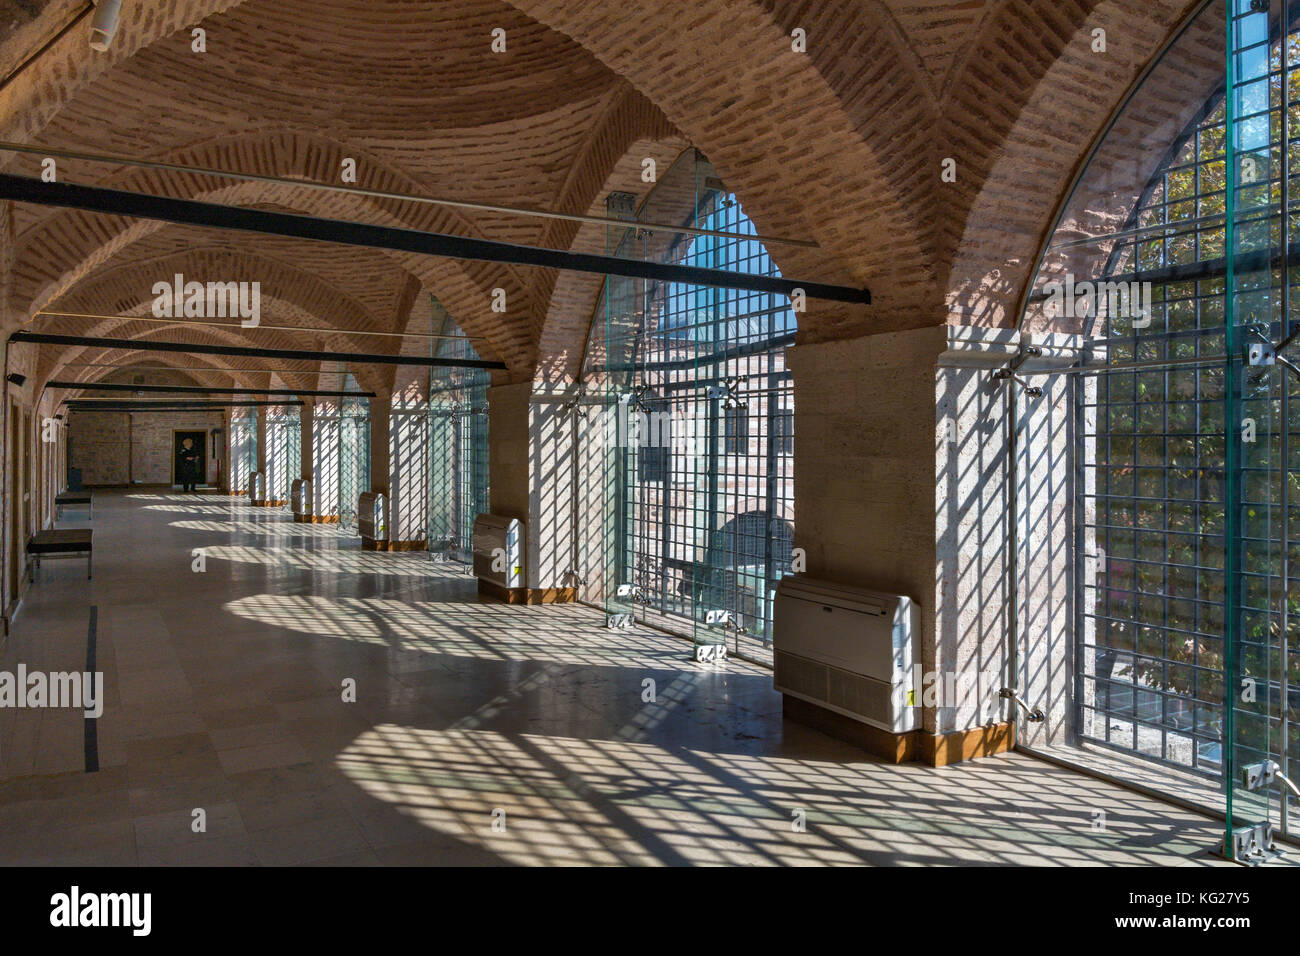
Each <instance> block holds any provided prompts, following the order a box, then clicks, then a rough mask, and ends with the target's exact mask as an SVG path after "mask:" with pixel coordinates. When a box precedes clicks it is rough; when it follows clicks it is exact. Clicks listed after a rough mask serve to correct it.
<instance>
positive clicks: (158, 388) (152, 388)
mask: <svg viewBox="0 0 1300 956" xmlns="http://www.w3.org/2000/svg"><path fill="white" fill-rule="evenodd" d="M212 371H214V372H219V371H221V369H212ZM45 387H46V388H84V389H87V390H89V391H98V392H168V393H177V394H184V395H284V396H286V397H288V398H293V397H304V396H305V397H307V398H374V397H375V393H374V392H342V391H330V390H328V389H314V390H312V389H303V390H295V389H291V388H221V387H220V386H215V385H214V386H208V385H122V384H119V383H117V382H46V383H45Z"/></svg>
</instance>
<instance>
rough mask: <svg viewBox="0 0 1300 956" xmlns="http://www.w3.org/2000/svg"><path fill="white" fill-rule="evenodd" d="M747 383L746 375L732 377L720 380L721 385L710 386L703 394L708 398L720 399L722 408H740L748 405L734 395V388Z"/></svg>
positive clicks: (747, 377)
mask: <svg viewBox="0 0 1300 956" xmlns="http://www.w3.org/2000/svg"><path fill="white" fill-rule="evenodd" d="M747 381H749V376H748V375H733V376H730V377H728V378H724V379H722V384H721V385H710V386H709V387H708V389H707V390H706V391H705V394H706V395H707V396H708V397H709V398H719V399H721V400H722V407H723V408H742V407H744V406H745V405H747V404H748V403H747V402H746V401H745V400H744V399H743V398H741V397H740V396H739V395H738V394H737V393H736V386H737V385H740V384H742V383H744V382H747Z"/></svg>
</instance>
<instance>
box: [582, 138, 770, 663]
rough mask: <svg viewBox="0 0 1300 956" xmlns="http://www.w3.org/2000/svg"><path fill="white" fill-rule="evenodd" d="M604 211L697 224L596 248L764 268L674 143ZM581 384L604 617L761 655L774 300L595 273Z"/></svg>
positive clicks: (709, 172) (731, 212)
mask: <svg viewBox="0 0 1300 956" xmlns="http://www.w3.org/2000/svg"><path fill="white" fill-rule="evenodd" d="M618 201H619V197H615V199H614V204H615V205H614V206H613V208H611V210H610V212H611V214H613V215H619V216H621V217H624V218H629V219H631V218H633V217H634V218H635V219H639V220H642V221H650V222H659V223H662V222H673V221H676V222H679V223H681V224H682V225H684V226H689V227H691V228H693V229H697V230H705V231H707V233H708V234H704V235H700V234H693V233H686V232H680V233H669V234H665V233H664V232H663V230H648V229H644V228H639V227H636V226H631V227H629V228H627V229H618V228H612V229H610V230H609V242H608V247H609V251H610V253H611V254H615V255H621V256H629V257H635V258H641V259H646V260H652V261H656V262H672V263H678V264H683V265H691V266H700V267H706V268H711V269H721V270H729V271H734V272H743V273H751V274H760V275H777V274H779V273H778V272H777V270H776V266H775V264H774V263H773V262H772V260H771V258H770V257H769V256H768V254H767V251H766V250H765V249H764V248H763V245H762V243H761V242H759V241H758V240H757V239H756V238H752V237H754V235H755V232H754V227H753V224H752V223H751V222H750V220H749V219H748V218H747V217H746V216H745V214H744V211H743V210H742V209H741V207H740V204H739V202H738V201H737V200H736V197H735V196H734V195H732V194H731V193H729V192H728V191H727V190H726V189H725V187H723V185H722V184H721V182H720V181H719V180H718V178H717V176H716V173H715V172H714V170H713V168H712V166H710V165H709V164H708V162H707V161H706V160H704V158H703V157H702V156H700V155H699V154H698V153H696V152H694V151H689V152H687V153H685V154H683V156H682V157H681V158H679V159H678V161H677V162H676V163H675V164H674V165H673V166H672V168H671V169H669V170H668V171H667V172H666V173H665V174H663V175H661V176H660V178H659V182H658V184H657V186H656V188H655V189H654V190H652V192H651V193H650V195H649V197H648V198H647V199H646V200H645V202H644V203H642V205H641V206H640V208H639V209H635V210H633V208H632V205H631V203H627V205H626V207H625V208H621V209H620V208H618V206H617V202H618ZM600 316H601V321H598V322H597V323H596V324H594V325H593V329H592V339H591V342H589V344H588V350H587V363H586V368H585V377H584V381H585V382H586V384H587V387H588V394H589V395H593V396H595V395H598V396H600V403H599V406H598V407H599V408H600V410H601V412H602V413H603V415H604V417H605V421H606V423H607V428H606V436H607V439H608V440H607V444H606V447H607V452H606V456H607V468H606V470H605V474H606V476H607V477H606V480H607V481H608V482H609V487H608V488H607V496H608V498H607V500H608V503H609V508H608V509H607V514H608V515H609V525H608V527H607V528H606V534H607V544H608V547H607V550H606V556H607V561H608V568H607V571H606V574H607V577H606V580H607V581H608V582H610V585H609V586H608V587H607V588H606V594H607V612H608V613H609V615H610V618H611V621H612V622H614V623H620V622H626V621H629V620H642V621H650V622H652V623H655V624H658V625H660V626H666V627H670V628H674V629H680V630H682V631H684V632H685V633H688V634H690V635H691V636H692V638H693V639H694V641H695V643H696V645H697V649H699V648H702V649H704V650H703V653H704V654H705V656H707V655H708V654H709V653H710V651H709V650H708V649H710V648H714V647H718V646H725V647H726V648H727V651H728V652H729V653H733V654H738V655H741V656H745V657H749V658H752V659H755V660H758V661H761V662H763V663H767V664H769V665H770V664H771V660H772V654H771V614H772V595H773V590H774V588H775V585H776V582H777V581H778V580H779V579H780V577H781V576H782V575H783V574H784V573H786V572H787V571H788V570H789V567H790V565H791V563H792V560H793V533H794V494H793V477H794V476H793V454H794V431H793V421H794V416H793V412H794V402H793V389H792V386H791V381H790V374H789V372H788V371H786V368H785V352H784V349H785V347H786V346H787V345H790V344H792V343H793V341H794V333H795V317H794V313H793V312H792V310H791V308H790V301H789V299H788V298H786V297H783V296H775V295H771V294H766V293H750V292H742V291H737V290H728V289H713V288H705V287H701V286H689V285H682V284H678V283H657V282H653V281H647V280H640V279H627V278H621V277H610V278H609V279H607V281H606V284H605V290H604V295H603V299H602V302H601V312H600Z"/></svg>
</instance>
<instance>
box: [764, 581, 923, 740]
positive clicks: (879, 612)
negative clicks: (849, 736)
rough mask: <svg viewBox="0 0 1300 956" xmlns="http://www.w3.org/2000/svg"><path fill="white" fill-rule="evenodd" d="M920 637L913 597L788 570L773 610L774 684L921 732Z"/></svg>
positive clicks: (866, 718)
mask: <svg viewBox="0 0 1300 956" xmlns="http://www.w3.org/2000/svg"><path fill="white" fill-rule="evenodd" d="M919 635H920V614H919V611H918V608H917V606H916V604H915V602H913V601H912V599H911V598H908V597H903V596H901V595H898V594H885V593H883V592H880V591H867V590H864V589H862V588H851V587H845V586H843V585H840V584H831V583H829V582H827V581H817V580H813V579H811V578H808V577H805V576H804V575H802V574H793V575H789V576H787V577H784V578H782V579H781V581H780V583H779V584H778V585H777V589H776V601H775V606H774V608H773V621H772V644H773V653H774V658H775V660H774V665H775V666H774V673H773V684H774V686H775V687H776V689H777V690H779V691H781V693H783V694H789V695H791V696H792V697H798V698H799V699H801V700H806V701H809V702H811V703H814V704H817V705H819V706H821V707H825V708H826V709H827V710H833V711H835V712H836V713H840V714H843V715H845V716H846V717H851V718H853V719H854V720H858V721H862V722H863V723H867V724H871V725H872V726H874V727H880V728H881V729H883V730H888V731H890V732H891V733H896V734H901V733H906V732H907V731H909V730H915V729H916V728H917V726H918V725H919V708H918V707H917V704H918V703H919V701H918V700H917V699H916V688H915V687H914V686H913V683H912V679H913V668H914V666H915V664H916V658H915V648H916V645H917V643H918V642H919V641H918V639H919Z"/></svg>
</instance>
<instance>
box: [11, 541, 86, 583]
mask: <svg viewBox="0 0 1300 956" xmlns="http://www.w3.org/2000/svg"><path fill="white" fill-rule="evenodd" d="M93 535H94V532H93V531H91V530H89V529H81V528H75V529H68V530H58V531H55V530H49V531H38V532H36V533H35V534H34V535H32V536H31V538H29V539H28V541H27V553H28V554H30V555H31V556H32V557H34V558H35V559H36V567H35V569H34V570H33V572H32V575H31V580H32V581H35V580H36V573H35V572H36V571H37V570H40V567H41V558H42V557H43V556H46V557H48V556H66V557H77V556H78V555H81V554H84V555H85V556H86V580H87V581H89V580H90V574H91V549H92V544H91V542H92V539H93Z"/></svg>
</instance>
